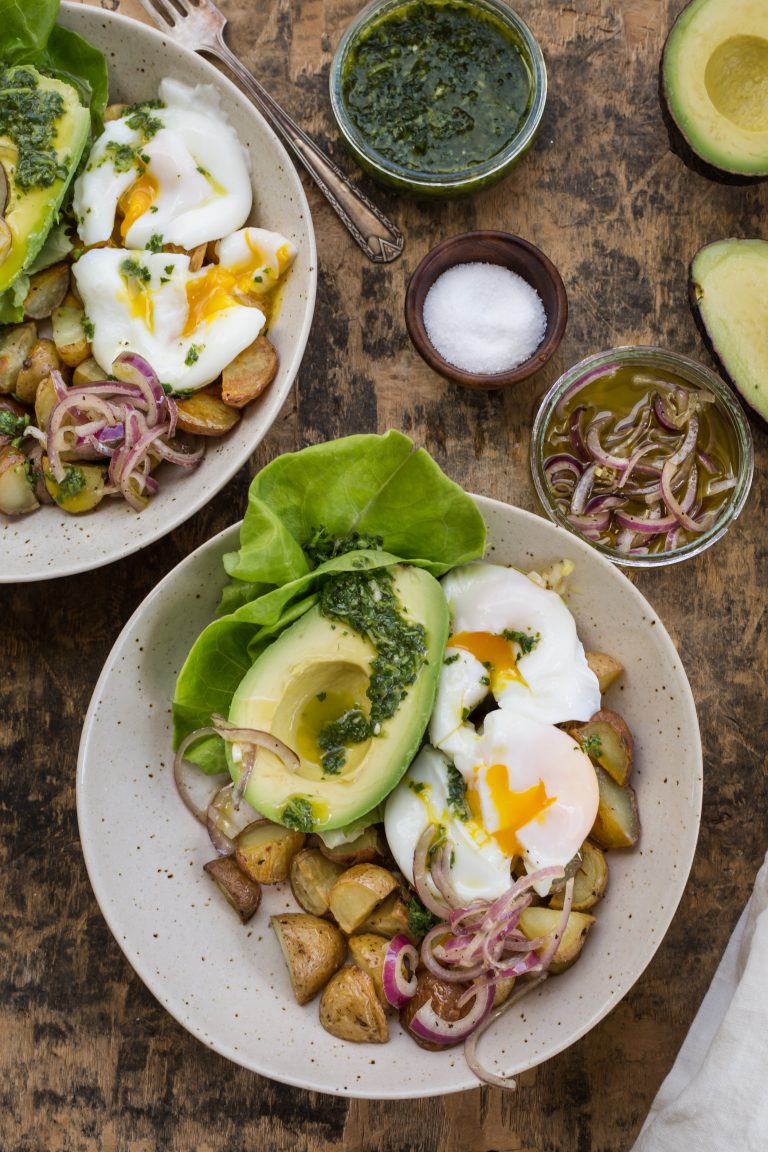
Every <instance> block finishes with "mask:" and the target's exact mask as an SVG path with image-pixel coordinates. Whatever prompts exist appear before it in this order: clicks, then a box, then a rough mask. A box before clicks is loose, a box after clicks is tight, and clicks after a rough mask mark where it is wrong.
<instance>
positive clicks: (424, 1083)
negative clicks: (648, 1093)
mask: <svg viewBox="0 0 768 1152" xmlns="http://www.w3.org/2000/svg"><path fill="white" fill-rule="evenodd" d="M477 502H478V505H479V507H480V509H481V511H482V513H483V515H484V517H485V520H486V522H487V525H488V533H489V540H488V559H489V560H491V561H494V562H497V563H505V564H514V565H516V566H517V567H519V568H522V569H524V570H530V569H531V568H534V567H540V566H544V565H546V564H548V563H549V562H551V561H553V560H557V559H562V558H568V559H571V560H573V561H574V562H575V564H576V570H575V573H574V575H573V577H572V580H571V586H570V592H569V594H568V597H567V600H568V603H569V605H570V607H571V609H572V611H573V612H574V615H575V617H576V620H577V622H578V625H579V632H580V635H581V637H582V639H583V641H584V643H585V645H586V646H587V647H588V648H596V649H602V650H603V651H606V652H609V653H611V654H612V655H613V656H615V657H617V658H618V659H619V660H621V661H622V662H623V663H624V665H625V667H626V671H625V673H624V675H623V676H622V678H621V680H620V681H619V682H618V683H617V684H616V685H614V686H613V688H612V689H611V690H610V691H609V693H608V694H607V697H606V699H607V703H608V704H609V705H613V706H614V707H615V708H616V709H617V710H619V711H620V712H621V713H622V714H623V715H624V717H625V718H626V720H627V721H628V723H629V725H630V727H631V728H632V730H633V732H634V735H635V747H636V766H635V769H634V781H633V782H634V786H635V788H636V790H637V793H638V801H639V806H640V814H641V819H642V829H643V830H642V837H641V840H640V843H639V845H638V847H637V848H636V849H634V850H632V851H629V852H612V853H609V867H610V883H609V887H608V894H607V896H606V899H605V900H604V901H603V902H602V903H601V904H600V905H599V907H598V908H597V909H596V910H595V911H596V914H597V923H596V924H595V926H594V928H593V929H592V932H591V933H590V936H589V938H588V940H587V942H586V946H585V949H584V952H583V954H582V956H581V957H580V958H579V960H578V962H577V963H576V964H575V965H574V967H573V968H571V969H570V970H569V971H567V972H565V973H564V974H563V975H561V976H557V977H555V978H553V979H551V980H549V981H547V982H546V983H545V984H544V985H543V986H542V987H541V988H540V989H537V990H536V991H534V992H533V993H532V994H531V995H530V996H529V997H528V998H527V999H525V1000H523V1001H521V1003H520V1004H519V1006H517V1007H515V1008H513V1009H512V1010H511V1012H510V1013H509V1014H508V1015H506V1016H504V1017H502V1019H501V1020H500V1021H498V1022H497V1024H496V1025H495V1026H494V1027H493V1028H492V1029H491V1030H490V1031H489V1032H488V1033H487V1034H486V1036H485V1037H484V1038H483V1040H482V1041H481V1043H480V1045H479V1050H480V1054H481V1056H482V1058H483V1060H484V1061H485V1063H486V1064H487V1066H488V1067H489V1068H490V1069H491V1070H492V1071H493V1072H495V1073H496V1074H498V1075H514V1074H515V1073H518V1072H521V1071H523V1070H524V1069H526V1068H531V1067H533V1066H534V1065H536V1064H539V1063H541V1062H542V1061H543V1060H546V1059H548V1058H549V1057H551V1056H554V1055H555V1054H556V1053H558V1052H560V1051H562V1050H563V1049H564V1048H566V1047H568V1045H570V1044H572V1043H573V1042H574V1041H575V1040H578V1039H579V1037H580V1036H583V1035H584V1033H585V1032H587V1031H588V1030H589V1029H590V1028H591V1027H592V1026H593V1025H594V1024H596V1023H597V1022H598V1021H599V1020H600V1019H602V1017H603V1016H605V1015H606V1013H607V1012H609V1011H610V1010H611V1009H612V1008H613V1007H614V1006H615V1005H616V1004H617V1003H618V1002H619V1000H620V999H621V998H622V996H624V995H625V993H626V992H627V991H628V990H629V988H630V987H631V986H632V984H634V982H635V981H636V980H637V978H638V977H639V976H640V974H641V972H642V971H643V969H644V968H645V967H646V965H647V964H648V963H649V961H650V960H651V958H652V956H653V954H654V953H655V951H656V949H657V948H658V946H659V944H660V943H661V940H662V938H663V936H664V934H665V932H666V930H667V928H668V927H669V924H670V922H671V920H672V917H673V915H674V913H675V909H676V908H677V905H678V902H679V900H680V897H681V896H682V893H683V889H684V888H685V884H686V881H687V878H688V873H689V871H690V867H691V863H692V861H693V855H694V850H695V847H696V840H697V836H698V829H699V818H700V811H701V795H702V760H701V743H700V739H699V728H698V723H697V719H696V711H695V708H694V703H693V698H692V696H691V690H690V688H689V685H688V681H687V679H686V675H685V672H684V670H683V666H682V664H681V663H680V659H679V657H678V655H677V652H676V651H675V648H674V646H673V644H672V642H671V640H670V638H669V636H668V635H667V633H666V631H665V629H664V626H663V625H662V623H661V621H660V620H659V619H658V617H657V616H656V614H655V613H654V611H653V609H652V608H651V607H650V605H649V604H648V603H647V602H646V601H645V600H644V599H643V597H642V596H641V595H640V593H639V592H638V591H637V590H636V589H635V587H634V586H633V585H632V584H631V583H630V582H629V580H628V579H627V578H626V576H624V575H623V574H622V573H621V572H620V571H619V570H618V569H617V568H615V567H614V566H613V565H612V564H610V563H609V561H607V560H605V559H604V558H603V557H602V556H600V555H598V554H597V553H596V552H595V551H594V550H593V549H592V548H590V547H589V546H588V545H587V544H584V543H582V542H581V541H580V540H578V539H577V538H576V537H574V536H573V535H572V534H571V533H569V532H566V531H565V530H564V529H562V528H559V527H556V526H555V525H553V524H550V523H549V522H548V521H547V520H544V519H542V518H540V517H538V516H532V515H531V514H530V513H527V512H522V511H520V510H519V509H517V508H510V507H508V506H507V505H504V504H499V503H496V502H495V501H492V500H485V499H482V498H478V501H477ZM236 547H237V528H231V529H228V530H227V531H226V532H224V533H222V534H220V535H219V536H217V537H215V538H214V539H213V540H211V541H209V542H208V543H207V544H205V545H204V546H203V547H202V548H200V549H198V551H197V552H195V553H193V554H192V555H191V556H189V557H188V558H187V559H186V560H184V561H183V562H182V563H181V564H180V565H179V566H178V567H177V568H176V569H174V571H173V572H171V573H170V574H169V575H168V576H167V577H166V578H165V579H164V580H163V581H162V583H161V584H159V585H158V587H157V588H156V589H155V590H154V592H152V593H151V594H150V595H149V596H148V597H147V599H146V600H145V601H144V603H143V604H142V605H141V607H140V608H139V609H138V611H137V612H136V613H135V614H134V616H133V617H132V619H131V620H130V621H129V622H128V624H127V625H126V627H125V629H124V630H123V632H122V634H121V636H120V637H119V639H118V641H117V643H116V644H115V647H114V649H113V650H112V653H111V655H110V657H109V659H108V661H107V664H106V666H105V668H104V671H103V673H102V675H101V678H100V680H99V683H98V685H97V686H96V690H95V692H94V696H93V699H92V701H91V705H90V708H89V711H88V715H87V717H86V722H85V727H84V731H83V737H82V742H81V746H80V758H79V764H78V776H77V811H78V820H79V826H80V836H81V839H82V844H83V851H84V853H85V860H86V865H87V867H88V873H89V876H90V879H91V883H92V885H93V889H94V891H95V893H96V898H97V900H98V901H99V904H100V906H101V909H102V912H103V913H104V916H105V918H106V920H107V923H108V924H109V926H110V928H111V930H112V932H113V933H114V935H115V938H116V939H117V941H118V943H119V944H120V947H121V948H122V949H123V951H124V952H125V954H126V956H127V957H128V959H129V961H130V962H131V964H132V965H133V967H134V968H135V969H136V971H137V972H138V974H139V976H140V977H141V978H142V980H143V981H144V982H145V984H146V985H147V987H148V988H149V989H150V990H151V991H152V992H153V993H154V995H155V996H156V997H157V999H158V1000H159V1001H160V1003H161V1004H163V1005H164V1006H165V1007H166V1008H167V1009H168V1011H169V1012H170V1013H171V1014H172V1015H173V1016H174V1017H175V1018H176V1019H177V1020H178V1021H179V1022H180V1023H181V1024H183V1025H184V1027H185V1028H188V1029H189V1031H190V1032H192V1033H193V1034H194V1035H195V1036H197V1037H198V1038H199V1039H200V1040H201V1041H202V1042H203V1043H204V1044H207V1045H209V1046H210V1047H212V1048H214V1049H215V1050H216V1051H217V1052H219V1053H221V1054H222V1055H223V1056H226V1057H228V1058H229V1059H230V1060H234V1061H236V1062H237V1063H238V1064H242V1065H243V1066H245V1067H246V1068H250V1069H252V1070H253V1071H255V1072H259V1073H261V1074H262V1075H265V1076H270V1077H272V1078H273V1079H275V1080H281V1081H284V1082H285V1083H288V1084H294V1085H297V1086H299V1087H302V1088H308V1089H314V1090H317V1091H322V1092H332V1093H337V1094H340V1095H345V1096H359V1097H373V1098H398V1097H399V1098H404V1097H418V1096H429V1095H437V1094H441V1093H446V1092H456V1091H459V1090H461V1089H465V1088H472V1087H476V1086H477V1081H476V1080H475V1078H474V1076H473V1075H472V1073H471V1072H470V1071H469V1069H468V1068H467V1065H466V1064H465V1062H464V1059H463V1056H462V1049H461V1048H458V1049H451V1050H449V1051H446V1052H437V1053H432V1052H424V1051H423V1050H422V1049H421V1048H419V1047H417V1045H416V1044H415V1043H414V1042H413V1041H412V1040H411V1039H409V1038H408V1037H407V1036H405V1035H404V1034H403V1033H402V1032H401V1031H400V1028H399V1026H398V1024H397V1023H396V1022H394V1021H393V1024H392V1029H391V1031H392V1037H391V1039H390V1042H389V1043H388V1044H386V1045H382V1046H378V1045H376V1046H368V1045H362V1046H361V1045H355V1044H345V1043H343V1042H342V1041H340V1040H335V1039H334V1038H333V1037H331V1036H329V1035H328V1033H327V1032H324V1031H323V1029H322V1028H321V1027H320V1024H319V1021H318V1012H317V1001H315V1002H313V1003H311V1004H308V1005H306V1006H305V1007H299V1006H298V1005H297V1004H296V1003H295V1001H294V999H293V996H292V993H291V990H290V983H289V980H288V975H287V971H286V968H285V964H284V962H283V959H282V955H281V953H280V949H279V946H278V944H277V940H276V938H275V936H274V934H273V932H272V931H271V929H270V927H269V916H270V914H273V913H276V912H278V911H285V910H294V911H295V910H297V906H296V905H295V904H294V901H293V898H292V896H291V893H290V890H289V889H288V887H287V885H286V886H284V887H277V888H265V889H264V899H263V903H262V907H261V908H260V909H259V912H258V913H257V915H256V918H255V919H254V920H252V921H251V923H250V924H249V925H248V927H247V928H244V927H243V926H242V925H241V924H240V922H239V920H238V919H237V917H236V916H235V915H234V913H233V912H232V909H231V908H230V907H229V906H228V905H227V903H226V901H224V900H223V899H222V898H221V895H220V893H219V892H218V891H217V890H216V888H215V886H214V885H213V883H212V882H211V881H210V879H209V878H208V877H207V876H206V875H205V874H204V873H203V871H202V866H203V864H204V863H205V861H206V860H208V859H209V858H210V857H211V845H210V842H209V840H208V837H207V835H206V833H205V831H204V830H203V829H202V828H201V827H200V825H198V824H197V823H196V822H195V820H194V819H193V818H192V816H190V814H189V812H188V811H187V810H186V808H185V807H184V806H183V804H182V802H181V800H180V799H179V797H178V795H177V793H176V790H175V786H174V782H173V772H172V763H173V752H172V750H171V717H170V707H169V704H170V700H171V697H172V695H173V689H174V683H175V678H176V675H177V673H178V671H179V669H180V667H181V665H182V663H183V661H184V658H185V656H186V654H187V652H188V650H189V647H190V646H191V644H192V642H193V641H194V640H195V638H196V636H197V634H198V633H199V632H200V631H201V630H202V628H203V627H204V625H205V624H207V623H208V622H209V621H210V619H211V618H212V617H213V614H214V611H215V607H216V603H217V600H218V596H219V590H220V588H221V586H222V584H223V582H224V581H223V570H222V567H221V557H222V555H223V553H224V552H226V551H230V550H232V549H233V548H236ZM128 734H130V739H129V738H128Z"/></svg>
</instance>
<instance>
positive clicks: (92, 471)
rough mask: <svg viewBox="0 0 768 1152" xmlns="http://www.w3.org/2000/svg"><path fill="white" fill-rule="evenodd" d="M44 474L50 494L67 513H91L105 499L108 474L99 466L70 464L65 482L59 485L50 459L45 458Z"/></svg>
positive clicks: (43, 462)
mask: <svg viewBox="0 0 768 1152" xmlns="http://www.w3.org/2000/svg"><path fill="white" fill-rule="evenodd" d="M42 472H43V480H44V482H45V487H46V488H47V489H48V494H49V495H50V496H51V497H52V499H53V500H54V502H55V503H56V504H58V505H59V507H60V508H63V509H64V511H65V512H73V513H75V512H90V511H91V510H92V509H93V508H95V507H96V505H97V504H99V503H100V502H101V501H102V499H103V498H104V488H105V481H106V476H107V473H106V469H105V468H102V467H100V466H99V465H98V464H68V465H67V473H66V476H65V478H64V480H63V481H62V483H58V481H57V480H55V479H54V477H53V474H52V473H51V466H50V463H49V462H48V457H47V456H43V459H42Z"/></svg>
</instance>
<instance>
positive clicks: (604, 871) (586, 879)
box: [549, 840, 608, 912]
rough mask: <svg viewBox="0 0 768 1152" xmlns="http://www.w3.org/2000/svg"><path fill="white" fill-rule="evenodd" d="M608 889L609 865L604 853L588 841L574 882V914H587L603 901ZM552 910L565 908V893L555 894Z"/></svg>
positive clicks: (572, 905) (583, 849) (551, 902)
mask: <svg viewBox="0 0 768 1152" xmlns="http://www.w3.org/2000/svg"><path fill="white" fill-rule="evenodd" d="M607 887H608V864H607V862H606V859H605V855H604V853H603V852H601V851H600V849H599V848H598V847H597V846H596V845H595V844H590V842H589V840H586V841H585V842H584V843H583V844H582V846H581V864H580V865H579V868H578V871H577V872H576V873H575V876H574V882H573V903H572V904H571V907H572V908H573V910H574V912H586V910H587V909H588V908H592V907H593V906H594V905H595V904H597V902H598V901H599V900H602V898H603V895H604V894H605V890H606V888H607ZM549 906H550V908H562V907H563V893H562V892H555V893H553V895H552V898H551V900H550V901H549Z"/></svg>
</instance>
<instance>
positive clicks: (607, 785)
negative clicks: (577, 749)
mask: <svg viewBox="0 0 768 1152" xmlns="http://www.w3.org/2000/svg"><path fill="white" fill-rule="evenodd" d="M595 772H596V773H597V786H598V788H599V789H600V803H599V805H598V809H597V817H596V819H595V823H594V824H593V825H592V831H591V832H590V834H589V835H590V839H591V840H594V841H595V843H596V844H599V846H600V847H601V848H632V847H634V845H635V844H637V841H638V840H639V838H640V816H639V814H638V810H637V797H636V795H635V790H634V788H632V787H631V786H630V785H629V784H625V785H624V787H623V788H622V787H620V786H619V785H618V784H617V783H616V781H615V780H613V779H611V777H610V776H609V775H608V773H607V772H604V771H603V770H602V768H601V767H600V766H599V764H596V765H595Z"/></svg>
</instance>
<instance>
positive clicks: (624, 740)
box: [571, 708, 635, 787]
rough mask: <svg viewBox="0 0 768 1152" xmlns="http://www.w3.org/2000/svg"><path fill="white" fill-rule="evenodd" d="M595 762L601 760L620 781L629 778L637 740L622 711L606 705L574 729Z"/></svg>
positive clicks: (616, 779)
mask: <svg viewBox="0 0 768 1152" xmlns="http://www.w3.org/2000/svg"><path fill="white" fill-rule="evenodd" d="M571 734H572V736H573V737H574V739H575V740H578V742H579V744H581V746H582V748H583V749H584V751H585V752H586V753H587V755H588V756H589V758H590V760H591V761H592V762H593V764H599V765H600V766H601V767H602V768H604V769H605V771H606V772H607V773H608V775H609V776H611V777H612V778H613V779H614V780H615V781H616V783H617V784H618V785H620V786H622V787H623V785H624V784H626V783H627V781H628V780H629V775H630V772H631V771H632V760H633V757H634V750H635V742H634V740H633V739H632V733H631V732H630V730H629V728H628V727H627V724H626V722H625V720H624V718H623V717H622V716H619V714H618V712H613V711H611V709H610V708H602V709H601V710H600V711H599V712H595V714H594V716H593V717H592V718H591V720H588V721H587V723H586V724H582V725H580V726H579V727H578V728H574V729H571Z"/></svg>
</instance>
